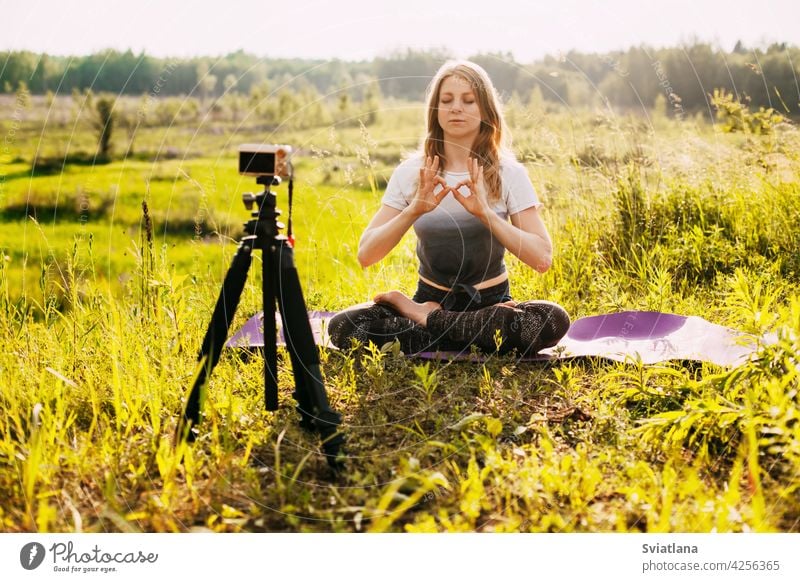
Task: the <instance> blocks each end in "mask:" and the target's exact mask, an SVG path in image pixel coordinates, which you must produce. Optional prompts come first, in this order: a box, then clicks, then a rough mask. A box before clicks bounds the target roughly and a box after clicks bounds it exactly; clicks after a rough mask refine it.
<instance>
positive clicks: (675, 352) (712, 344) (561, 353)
mask: <svg viewBox="0 0 800 582" xmlns="http://www.w3.org/2000/svg"><path fill="white" fill-rule="evenodd" d="M333 315H334V314H333V313H330V312H326V311H310V312H309V320H310V321H311V329H312V331H313V332H314V339H315V340H316V342H317V345H320V346H324V347H328V348H333V347H334V346H333V345H332V344H331V342H330V339H329V338H328V335H327V333H326V329H327V325H326V324H327V321H328V320H329V319H330V318H331V317H332V316H333ZM276 319H277V323H278V328H279V329H280V330H281V333H280V339H279V343H281V344H285V341H286V338H284V337H283V329H282V327H283V326H282V325H281V322H280V316H278V315H276ZM262 328H263V325H262V316H261V314H260V313H259V314H257V315H255V316H254V317H252V318H250V320H248V321H247V323H245V325H244V326H243V327H242V329H240V330H239V331H238V332H237V333H236V334H235V335H234V336H233V337H232V338H231V339H230V340H229V341H228V343H227V344H225V345H226V347H240V348H243V347H262V346H263V345H264V338H263V332H262ZM334 349H335V348H334ZM755 349H756V338H755V337H754V336H751V335H747V334H744V333H741V332H738V331H736V330H732V329H730V328H727V327H723V326H721V325H716V324H714V323H710V322H708V321H706V320H705V319H703V318H702V317H696V316H685V315H674V314H671V313H660V312H657V311H622V312H620V313H609V314H607V315H594V316H591V317H583V318H581V319H578V320H577V321H575V322H573V323H572V326H571V327H570V329H569V332H567V335H566V336H564V338H562V340H561V341H560V342H559V343H558V345H557V346H555V347H552V348H548V349H545V350H542V351H541V352H539V353H538V354H536V355H535V356H532V357H530V358H525V359H526V360H533V361H535V360H551V359H567V358H578V357H586V356H596V357H602V358H607V359H610V360H616V361H620V362H623V361H626V360H636V359H641V361H642V362H643V363H645V364H653V363H656V362H663V361H666V360H697V361H703V362H712V363H714V364H717V365H720V366H735V365H738V364H741V363H743V362H745V361H746V360H747V359H748V357H749V356H750V355H751V354H752V353H753V352H754V351H755ZM415 356H417V357H421V358H426V359H445V360H462V359H470V358H473V357H474V356H471V355H470V353H469V351H466V350H465V351H463V352H423V353H420V354H415ZM482 357H483V358H486V357H489V356H488V355H487V356H482Z"/></svg>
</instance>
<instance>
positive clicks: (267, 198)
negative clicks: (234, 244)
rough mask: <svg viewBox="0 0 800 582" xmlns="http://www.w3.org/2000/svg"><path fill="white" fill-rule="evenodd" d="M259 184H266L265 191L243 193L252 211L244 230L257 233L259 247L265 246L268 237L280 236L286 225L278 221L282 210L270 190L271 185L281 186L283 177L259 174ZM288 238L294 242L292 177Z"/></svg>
mask: <svg viewBox="0 0 800 582" xmlns="http://www.w3.org/2000/svg"><path fill="white" fill-rule="evenodd" d="M256 182H257V183H258V184H261V185H263V186H264V191H263V192H259V193H258V194H253V193H252V192H245V193H243V194H242V202H243V203H244V207H245V208H246V209H247V210H250V211H251V214H250V216H251V217H252V220H250V221H248V222H246V223H245V225H244V230H245V232H246V233H247V234H249V235H255V236H256V237H258V239H259V244H257V245H256V246H258V247H259V248H264V246H263V244H264V242H265V241H266V239H267V238H269V239H274V238H276V237H278V236H279V233H280V231H281V230H282V229H283V228H284V227H285V226H286V225H284V224H283V223H282V222H279V221H278V217H279V216H280V215H281V211H280V210H278V209H277V195H276V194H275V193H274V192H272V191H270V187H271V186H280V184H281V179H280V177H278V176H259V177H258V178H257V179H256ZM287 234H288V238H289V240H290V241H292V244H293V243H294V239H293V238H292V179H291V178H289V228H288V231H287Z"/></svg>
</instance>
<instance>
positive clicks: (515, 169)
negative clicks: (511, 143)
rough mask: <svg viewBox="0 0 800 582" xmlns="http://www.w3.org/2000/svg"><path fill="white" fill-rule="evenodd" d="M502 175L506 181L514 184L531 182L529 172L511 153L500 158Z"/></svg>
mask: <svg viewBox="0 0 800 582" xmlns="http://www.w3.org/2000/svg"><path fill="white" fill-rule="evenodd" d="M500 175H501V176H502V178H503V179H504V180H506V179H508V180H511V181H512V182H517V181H519V180H529V178H528V170H527V169H526V168H525V166H523V165H522V164H521V163H520V162H519V161H518V160H517V158H516V157H514V155H513V154H510V153H508V154H502V155H501V156H500Z"/></svg>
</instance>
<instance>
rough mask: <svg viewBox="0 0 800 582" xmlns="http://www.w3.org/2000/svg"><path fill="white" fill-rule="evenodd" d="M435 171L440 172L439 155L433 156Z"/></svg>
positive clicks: (433, 169)
mask: <svg viewBox="0 0 800 582" xmlns="http://www.w3.org/2000/svg"><path fill="white" fill-rule="evenodd" d="M431 170H432V171H433V172H436V173H438V172H439V156H433V165H432V167H431Z"/></svg>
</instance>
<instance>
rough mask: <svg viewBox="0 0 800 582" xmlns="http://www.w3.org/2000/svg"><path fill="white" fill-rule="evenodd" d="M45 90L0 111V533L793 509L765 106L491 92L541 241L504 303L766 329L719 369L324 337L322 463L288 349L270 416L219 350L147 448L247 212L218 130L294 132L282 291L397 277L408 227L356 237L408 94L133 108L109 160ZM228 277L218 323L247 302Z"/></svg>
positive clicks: (628, 518) (791, 214) (787, 316)
mask: <svg viewBox="0 0 800 582" xmlns="http://www.w3.org/2000/svg"><path fill="white" fill-rule="evenodd" d="M57 105H58V104H57ZM4 107H6V109H9V110H13V108H14V104H13V103H5V104H4ZM60 107H61V109H57V110H56V113H55V114H54V113H52V110H48V109H47V107H46V106H45V104H44V103H43V102H42V101H39V100H37V99H34V101H33V103H32V105H31V106H30V107H29V108H27V109H25V110H24V111H23V112H22V114H19V115H17V113H16V112H15V115H14V116H11V121H5V120H4V121H2V122H0V132H2V133H3V135H4V136H5V141H4V142H3V143H4V144H5V145H4V152H3V159H2V176H0V188H1V189H0V207H2V211H3V215H2V228H1V229H0V250H2V261H0V265H2V266H1V267H0V312H2V317H0V338H2V342H3V346H4V349H3V350H2V352H0V530H2V531H9V532H11V531H187V530H193V531H196V530H213V531H265V530H266V531H473V530H479V531H647V532H667V531H670V532H672V531H679V532H689V531H691V532H708V531H798V530H800V487H799V486H798V483H800V479H798V474H799V472H800V412H799V411H798V404H799V403H800V397H798V387H799V386H798V385H799V384H800V382H799V381H798V375H800V361H799V360H798V357H799V355H800V339H799V338H798V333H800V294H798V293H797V284H798V280H800V230H798V228H797V225H798V224H799V223H800V134H798V132H797V130H796V129H795V127H794V126H792V125H790V124H780V125H778V126H776V127H774V128H773V131H772V132H771V133H769V134H768V135H752V134H743V133H725V132H723V131H721V129H720V126H719V125H718V124H713V123H710V122H709V120H708V119H704V118H703V117H702V116H697V117H694V118H686V119H684V120H681V121H677V120H673V119H668V118H666V117H664V116H663V115H659V114H655V113H652V114H649V116H643V115H638V116H632V115H630V116H629V115H622V114H612V113H611V112H609V111H570V110H567V109H555V108H550V109H545V108H539V109H536V108H534V109H531V108H524V107H522V106H519V105H514V104H512V105H511V106H510V107H509V111H508V113H507V114H508V118H509V122H510V125H511V127H512V130H513V133H514V138H515V141H514V150H515V152H516V153H517V156H518V157H519V158H520V159H521V160H522V161H523V162H524V163H525V165H526V167H527V168H528V171H529V174H530V177H531V179H532V181H533V183H534V185H535V186H536V188H537V191H538V192H539V195H540V198H542V199H543V201H544V202H545V205H546V206H545V211H544V212H545V214H544V216H545V220H546V222H547V224H548V227H549V229H550V232H551V235H552V237H553V240H554V244H555V248H556V253H555V261H554V265H553V268H552V269H551V270H550V271H548V272H547V273H545V274H544V275H540V274H538V273H535V272H533V271H531V270H530V269H527V268H523V267H522V266H521V265H520V264H519V262H518V261H516V260H515V259H514V258H513V257H510V256H509V257H508V258H507V263H508V264H509V269H510V271H511V277H512V278H511V280H512V295H513V296H514V297H515V298H516V299H518V300H521V299H527V298H541V299H549V300H552V301H556V302H558V303H560V304H561V305H563V306H564V307H565V308H566V309H567V310H568V311H569V313H570V314H571V316H572V317H573V319H576V318H578V317H582V316H586V315H593V314H597V313H605V312H610V311H616V310H623V309H641V310H661V311H668V312H673V313H678V314H682V315H701V316H703V317H706V318H707V319H708V320H710V321H712V322H714V323H719V324H723V325H729V326H732V327H735V328H737V329H742V330H744V331H747V332H751V333H754V334H756V335H757V336H759V337H760V336H761V335H763V334H765V333H771V334H774V336H775V337H777V341H776V342H775V343H773V344H771V345H764V346H762V347H761V348H760V350H759V353H758V357H757V358H756V359H754V360H753V361H752V362H750V363H747V364H745V365H742V366H740V367H738V368H735V369H721V368H717V367H715V366H713V365H709V364H689V363H681V362H675V363H669V364H665V365H656V366H644V365H642V364H641V363H637V362H635V361H631V362H628V363H625V364H619V363H609V362H606V361H600V360H585V361H572V362H558V363H555V364H532V363H525V362H520V361H517V359H516V358H515V357H513V356H504V357H492V358H490V359H489V360H488V361H487V362H486V363H485V364H483V365H475V364H468V363H422V362H419V361H416V360H413V359H408V358H405V357H404V356H403V355H402V354H399V353H398V352H397V350H395V349H392V347H391V346H383V347H382V346H372V345H371V346H360V347H354V348H353V349H352V350H350V351H332V350H331V351H329V350H324V351H323V352H322V354H321V355H322V368H323V373H324V376H325V382H326V387H327V389H328V392H329V396H330V399H331V401H332V404H333V406H334V407H335V408H336V409H337V410H338V411H340V412H341V413H342V415H343V417H344V426H345V431H346V437H347V443H348V446H347V455H348V459H347V470H346V471H345V472H343V473H341V474H339V475H331V474H330V473H329V471H328V469H327V466H326V464H325V462H324V459H323V458H322V457H321V455H320V454H319V452H318V442H317V440H316V439H315V437H314V436H313V435H308V434H306V433H304V432H303V431H302V430H301V429H300V428H299V426H298V424H297V419H296V413H295V412H294V410H293V400H292V397H291V392H292V389H293V387H292V378H291V369H290V367H289V365H288V358H285V360H283V359H282V361H281V374H280V388H281V390H280V401H281V409H280V410H279V411H277V412H274V413H272V412H266V411H265V410H264V406H263V396H262V392H261V390H262V388H261V385H262V362H261V360H260V359H258V358H254V359H249V360H248V359H242V358H239V357H237V356H236V355H234V354H232V353H228V354H225V355H224V356H223V358H222V361H221V362H220V364H219V366H218V367H217V368H216V370H215V371H214V375H213V376H212V379H211V383H210V386H209V390H208V400H207V402H206V405H205V412H206V418H205V421H204V423H203V424H202V425H201V430H202V434H203V436H202V437H201V438H200V439H199V440H198V442H197V443H196V444H195V445H194V446H192V447H188V448H187V447H180V448H179V449H177V450H175V449H173V447H172V434H173V431H174V428H175V423H176V419H177V417H178V413H179V411H180V409H181V399H182V398H183V397H184V396H185V394H186V390H187V387H188V385H189V383H190V381H191V378H192V376H193V374H194V368H195V361H196V354H197V350H198V347H199V345H200V342H201V339H202V336H203V334H204V332H205V326H206V325H207V323H208V320H209V318H210V314H211V310H212V307H213V304H214V301H215V299H216V295H217V293H218V288H219V284H220V282H221V279H222V277H223V275H224V272H225V269H226V268H227V265H228V262H229V260H230V259H231V257H232V256H233V253H234V252H235V248H236V240H237V238H238V237H239V236H240V235H241V233H242V230H241V224H242V223H243V222H244V221H245V220H246V219H247V213H246V211H245V210H244V208H243V206H242V204H241V193H242V192H243V191H246V190H252V189H255V187H256V185H255V183H254V182H251V181H250V179H249V178H242V177H240V176H238V174H237V173H236V170H235V151H236V147H237V146H238V144H240V143H245V142H248V141H257V142H262V141H266V142H277V143H291V144H293V145H295V146H296V147H297V148H299V150H300V161H299V162H298V164H297V167H296V170H297V180H296V185H295V193H296V196H295V200H296V204H295V210H294V217H293V218H294V220H293V222H294V226H295V235H296V238H297V241H298V242H297V248H296V256H297V259H298V270H299V272H300V276H301V280H302V284H303V287H304V292H305V296H306V301H307V303H308V306H309V308H311V309H329V310H336V309H341V308H343V307H346V306H348V305H351V304H354V303H358V302H362V301H365V300H368V299H370V298H371V297H372V295H373V294H374V293H376V292H378V291H382V290H386V289H391V288H399V289H402V290H405V291H406V292H412V291H413V289H414V285H415V281H416V260H415V257H414V241H413V236H411V235H409V236H407V237H406V239H405V240H404V241H403V243H402V244H401V245H400V246H399V247H398V248H397V249H396V250H395V251H393V253H392V254H391V255H390V257H388V258H387V259H386V260H384V261H383V262H382V263H381V264H380V265H378V266H375V267H372V268H370V269H368V270H362V269H361V268H360V267H359V266H358V263H357V261H356V258H355V255H356V249H357V244H358V239H359V236H360V234H361V232H362V230H363V228H364V226H365V225H366V223H367V222H368V220H369V218H370V217H371V215H372V213H373V212H374V211H375V210H376V209H377V208H378V207H379V205H380V197H381V194H382V189H383V186H384V185H385V182H386V180H387V179H388V176H389V173H390V172H391V169H392V167H393V166H394V164H396V163H397V161H398V160H399V159H400V157H401V155H402V154H403V153H404V152H407V151H410V150H412V149H413V148H414V147H415V146H416V145H417V143H418V138H419V131H420V128H421V125H422V124H421V119H422V113H421V109H420V106H419V105H415V104H398V103H394V104H387V106H386V107H385V108H384V110H383V111H382V112H381V116H380V117H379V119H378V122H377V123H376V124H374V125H370V126H369V127H367V128H364V127H359V126H358V125H354V124H346V125H341V126H331V127H321V128H317V129H305V130H282V129H281V128H277V129H274V130H269V131H266V132H265V131H262V130H257V129H255V128H254V127H252V126H249V125H246V124H243V125H233V124H230V123H223V122H214V121H211V120H209V119H206V118H204V119H202V120H200V121H199V122H198V123H197V124H194V125H190V124H186V123H184V124H176V125H174V126H171V127H166V128H165V127H158V126H148V127H143V128H142V129H141V131H140V133H138V134H137V137H136V142H135V144H136V147H135V153H134V154H128V155H126V153H125V152H126V149H127V147H128V143H127V141H126V139H125V136H124V135H123V134H119V135H118V136H117V139H116V141H115V142H114V146H115V150H114V151H115V153H116V155H115V156H114V157H113V159H112V161H111V162H109V163H102V164H101V163H93V162H92V157H93V155H94V148H95V144H96V138H95V137H94V136H93V135H92V132H91V130H90V129H88V127H87V125H86V123H85V120H83V121H82V120H81V119H80V118H78V119H77V120H76V119H73V118H72V117H71V114H70V113H69V111H68V110H67V106H66V105H64V104H62V105H61V106H60ZM34 159H35V160H36V163H35V164H34V163H33V160H34ZM65 162H66V163H65ZM285 193H286V190H285V187H284V186H282V187H281V188H279V205H280V206H281V207H282V208H283V209H284V210H285V209H286V198H285ZM143 202H145V203H146V206H147V211H146V213H145V211H144V210H143V206H142V203H143ZM145 214H146V216H145ZM31 216H35V219H34V218H32V217H31ZM148 222H149V224H150V227H148V226H147V224H148ZM257 261H258V259H257ZM253 271H254V273H253V275H252V276H251V278H250V280H249V281H248V285H247V287H246V289H245V295H244V297H243V302H242V305H241V306H240V309H239V312H238V313H237V317H236V321H235V323H234V326H233V327H234V328H236V327H238V326H239V325H240V324H241V323H243V322H244V321H245V320H246V319H247V318H248V317H250V316H251V315H252V314H253V313H254V312H255V311H257V310H259V309H260V306H259V301H260V281H259V277H258V273H257V271H259V269H254V270H253Z"/></svg>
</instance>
